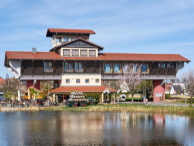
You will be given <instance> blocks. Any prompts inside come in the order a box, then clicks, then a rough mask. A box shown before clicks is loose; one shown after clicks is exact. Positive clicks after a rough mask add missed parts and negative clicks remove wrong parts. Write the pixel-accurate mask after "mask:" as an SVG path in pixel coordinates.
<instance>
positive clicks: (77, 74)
mask: <svg viewBox="0 0 194 146" xmlns="http://www.w3.org/2000/svg"><path fill="white" fill-rule="evenodd" d="M91 34H96V33H95V32H94V31H93V30H83V29H53V28H49V29H48V30H47V33H46V37H51V42H52V48H51V49H50V51H48V52H38V51H37V50H36V49H35V48H32V52H23V51H6V52H5V67H6V68H7V69H8V70H10V71H11V72H12V73H13V74H14V75H15V77H16V78H18V79H19V80H20V81H26V84H27V87H30V86H34V87H36V88H37V89H40V81H46V80H49V81H54V88H55V89H53V90H52V91H51V92H52V93H54V94H65V93H67V92H70V91H80V92H102V93H103V91H104V90H105V89H108V90H109V92H116V90H115V89H112V88H110V87H105V86H103V85H107V83H109V82H115V81H116V80H118V76H119V75H120V74H123V72H124V68H125V66H126V65H127V64H129V63H130V64H131V63H132V64H134V68H135V65H136V64H141V65H142V66H141V77H142V79H144V80H152V81H153V101H154V102H158V101H160V100H163V99H165V87H164V85H165V84H164V82H165V81H166V80H169V79H176V74H177V72H178V71H179V70H180V69H182V68H183V67H184V63H185V62H186V63H188V62H190V60H188V59H186V58H185V57H183V56H181V55H179V54H132V53H104V51H103V50H104V48H103V47H102V46H100V45H98V44H95V43H93V42H91V41H90V40H89V37H90V35H91ZM102 51H103V52H102ZM101 102H104V97H103V96H102V99H101Z"/></svg>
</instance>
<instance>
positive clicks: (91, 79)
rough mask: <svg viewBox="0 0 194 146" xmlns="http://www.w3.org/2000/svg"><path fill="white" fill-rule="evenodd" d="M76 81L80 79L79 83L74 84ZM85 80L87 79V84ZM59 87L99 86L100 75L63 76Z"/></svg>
mask: <svg viewBox="0 0 194 146" xmlns="http://www.w3.org/2000/svg"><path fill="white" fill-rule="evenodd" d="M66 79H70V83H66ZM76 79H80V83H76ZM85 79H89V83H85ZM96 79H99V83H96ZM61 86H101V74H64V75H62V81H61Z"/></svg>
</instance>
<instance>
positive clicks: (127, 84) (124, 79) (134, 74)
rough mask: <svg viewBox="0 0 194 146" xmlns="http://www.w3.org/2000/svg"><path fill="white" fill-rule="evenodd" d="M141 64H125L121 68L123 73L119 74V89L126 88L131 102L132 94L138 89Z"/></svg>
mask: <svg viewBox="0 0 194 146" xmlns="http://www.w3.org/2000/svg"><path fill="white" fill-rule="evenodd" d="M140 69H141V65H140V64H126V65H125V66H124V68H123V74H121V75H119V79H118V82H117V83H118V84H119V85H120V90H121V91H122V90H127V91H128V92H130V93H131V97H132V103H133V102H134V100H133V96H134V94H135V93H137V91H138V89H139V88H138V85H139V84H140V83H141V72H140Z"/></svg>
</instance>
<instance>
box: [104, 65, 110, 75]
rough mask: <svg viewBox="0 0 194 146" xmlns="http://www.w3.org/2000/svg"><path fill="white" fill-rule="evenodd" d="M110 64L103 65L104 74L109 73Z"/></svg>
mask: <svg viewBox="0 0 194 146" xmlns="http://www.w3.org/2000/svg"><path fill="white" fill-rule="evenodd" d="M111 72H112V71H111V64H110V63H105V64H104V73H111Z"/></svg>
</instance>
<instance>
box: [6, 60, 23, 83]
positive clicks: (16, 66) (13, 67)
mask: <svg viewBox="0 0 194 146" xmlns="http://www.w3.org/2000/svg"><path fill="white" fill-rule="evenodd" d="M9 65H10V68H8V70H9V71H10V72H11V73H13V74H14V76H15V78H16V79H17V78H19V77H20V76H21V61H20V60H9Z"/></svg>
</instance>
